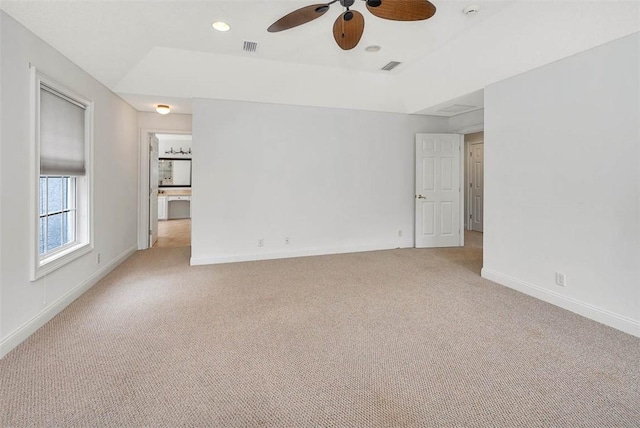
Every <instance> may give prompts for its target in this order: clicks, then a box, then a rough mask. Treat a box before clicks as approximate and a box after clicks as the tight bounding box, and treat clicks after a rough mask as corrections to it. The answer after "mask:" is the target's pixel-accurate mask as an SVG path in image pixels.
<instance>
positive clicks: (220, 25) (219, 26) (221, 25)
mask: <svg viewBox="0 0 640 428" xmlns="http://www.w3.org/2000/svg"><path fill="white" fill-rule="evenodd" d="M211 26H212V27H213V28H214V29H216V30H218V31H229V30H230V29H231V26H230V25H229V24H227V23H226V22H222V21H216V22H214V23H213V24H211Z"/></svg>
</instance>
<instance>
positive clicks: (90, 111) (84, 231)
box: [30, 66, 94, 281]
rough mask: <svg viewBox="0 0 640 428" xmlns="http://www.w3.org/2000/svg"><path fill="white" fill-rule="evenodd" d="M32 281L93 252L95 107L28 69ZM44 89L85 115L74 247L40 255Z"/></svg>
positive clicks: (37, 72)
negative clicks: (41, 111) (29, 73)
mask: <svg viewBox="0 0 640 428" xmlns="http://www.w3.org/2000/svg"><path fill="white" fill-rule="evenodd" d="M31 77H32V78H31V82H32V85H31V103H32V108H31V140H32V144H31V147H32V167H31V186H30V190H31V193H32V195H31V220H32V227H31V281H35V280H37V279H39V278H42V277H44V276H45V275H47V274H49V273H51V272H53V271H55V270H57V269H59V268H61V267H62V266H65V265H67V264H68V263H70V262H72V261H73V260H76V259H78V258H79V257H81V256H83V255H85V254H88V253H89V252H91V251H92V250H93V242H94V230H93V212H94V209H93V115H94V103H93V101H91V100H90V99H88V98H86V97H84V96H82V95H80V94H78V93H77V92H75V91H74V90H72V89H70V88H68V87H67V86H65V85H62V84H60V83H59V82H57V81H55V80H53V79H51V78H50V77H48V76H46V75H45V74H42V73H41V72H39V71H38V70H36V68H35V67H34V66H31ZM42 85H44V86H47V87H49V88H51V89H53V90H54V91H56V92H59V93H60V94H61V95H63V96H64V97H67V98H69V99H71V100H73V101H74V102H76V103H79V104H82V105H83V106H84V108H85V114H84V133H85V136H84V144H85V175H84V176H74V177H75V192H76V195H75V196H76V201H75V209H76V216H75V217H76V219H75V221H76V236H75V242H74V243H73V244H67V245H63V246H61V247H60V248H58V249H56V250H52V251H51V252H49V253H45V254H42V255H41V254H40V240H39V234H40V88H41V86H42Z"/></svg>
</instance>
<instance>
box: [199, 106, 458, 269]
mask: <svg viewBox="0 0 640 428" xmlns="http://www.w3.org/2000/svg"><path fill="white" fill-rule="evenodd" d="M193 110H194V115H193V146H194V152H196V153H197V156H195V157H194V160H193V188H192V192H193V200H192V206H191V208H192V221H193V224H192V259H191V261H192V263H193V264H202V263H218V262H228V261H238V260H254V259H263V258H277V257H289V256H296V255H308V254H326V253H336V252H349V251H358V250H372V249H382V248H396V247H411V246H413V227H414V225H413V223H414V187H415V184H414V168H415V167H414V159H415V143H414V135H415V133H416V132H446V130H447V126H448V121H447V118H432V117H426V116H409V115H404V114H391V113H373V112H365V111H358V110H341V109H328V108H317V107H295V106H286V105H275V104H259V103H249V102H237V101H218V100H208V99H196V100H194V104H193ZM399 230H402V237H399V236H398V231H399ZM285 237H290V239H291V243H290V244H289V245H285V243H284V240H285ZM260 238H262V239H264V247H261V248H260V247H258V239H260Z"/></svg>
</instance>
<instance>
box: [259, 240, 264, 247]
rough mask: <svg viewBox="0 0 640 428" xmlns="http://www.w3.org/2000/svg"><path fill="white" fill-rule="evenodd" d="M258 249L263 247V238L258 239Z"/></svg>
mask: <svg viewBox="0 0 640 428" xmlns="http://www.w3.org/2000/svg"><path fill="white" fill-rule="evenodd" d="M258 247H264V239H263V238H260V239H258Z"/></svg>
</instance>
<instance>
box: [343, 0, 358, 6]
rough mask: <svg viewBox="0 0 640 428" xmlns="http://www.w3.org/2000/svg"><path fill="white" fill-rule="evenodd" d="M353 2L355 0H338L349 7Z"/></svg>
mask: <svg viewBox="0 0 640 428" xmlns="http://www.w3.org/2000/svg"><path fill="white" fill-rule="evenodd" d="M353 3H355V0H340V4H341V5H342V6H343V7H351V6H353Z"/></svg>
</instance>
